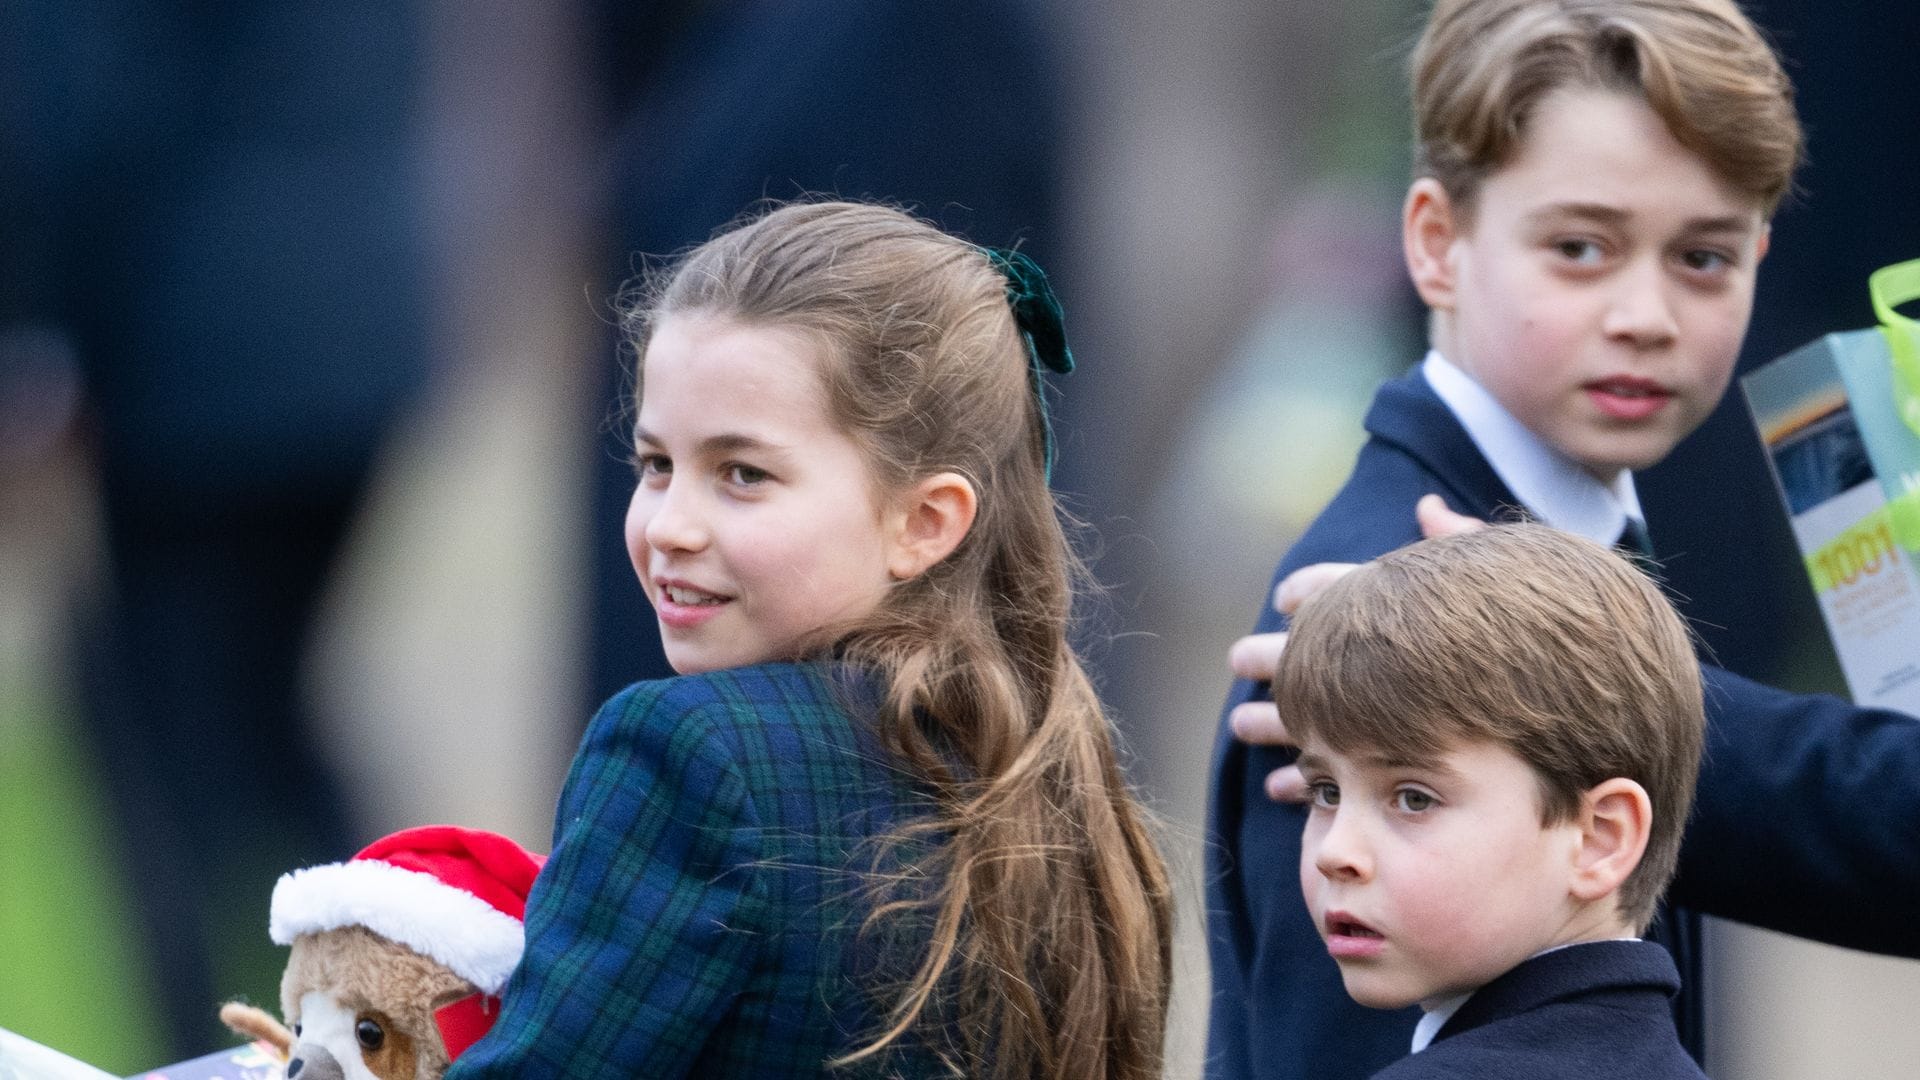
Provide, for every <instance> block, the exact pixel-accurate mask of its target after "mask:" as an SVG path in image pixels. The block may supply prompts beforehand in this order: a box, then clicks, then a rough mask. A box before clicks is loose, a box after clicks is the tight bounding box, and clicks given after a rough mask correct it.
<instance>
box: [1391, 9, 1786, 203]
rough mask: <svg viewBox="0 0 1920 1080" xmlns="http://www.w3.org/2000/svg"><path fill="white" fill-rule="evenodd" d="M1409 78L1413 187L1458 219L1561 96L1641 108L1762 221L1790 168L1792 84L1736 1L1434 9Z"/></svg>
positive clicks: (1781, 190)
mask: <svg viewBox="0 0 1920 1080" xmlns="http://www.w3.org/2000/svg"><path fill="white" fill-rule="evenodd" d="M1411 66H1412V77H1413V113H1414V132H1415V150H1416V161H1415V164H1414V170H1415V175H1416V176H1431V177H1433V178H1434V179H1436V180H1438V181H1439V182H1440V184H1441V186H1442V187H1444V188H1446V190H1447V194H1448V195H1449V196H1451V197H1452V198H1453V200H1454V201H1455V202H1456V203H1458V204H1460V206H1461V209H1462V210H1463V212H1468V213H1470V212H1471V210H1472V208H1473V203H1474V199H1475V196H1476V195H1477V194H1478V192H1479V187H1480V183H1481V181H1482V180H1484V179H1485V178H1486V177H1487V176H1488V175H1489V174H1490V173H1492V172H1493V171H1494V170H1496V169H1498V168H1500V167H1501V166H1503V165H1505V164H1507V163H1508V162H1509V161H1511V160H1512V159H1513V156H1514V155H1515V153H1517V152H1518V150H1519V147H1520V141H1521V139H1522V138H1524V137H1525V133H1526V124H1527V117H1528V115H1529V113H1531V112H1532V110H1533V108H1534V106H1535V105H1537V104H1538V103H1539V102H1540V100H1541V99H1542V98H1544V97H1546V96H1547V95H1548V94H1549V93H1551V92H1553V91H1555V90H1559V89H1563V88H1588V89H1601V90H1623V91H1628V92H1632V93H1636V94H1638V95H1640V96H1641V97H1643V98H1644V99H1645V100H1646V102H1647V104H1648V105H1649V106H1651V107H1652V109H1653V111H1654V112H1655V113H1656V114H1658V115H1659V117H1660V119H1661V120H1663V121H1665V123H1666V125H1667V129H1668V130H1669V131H1671V132H1673V136H1674V138H1675V139H1677V140H1679V142H1680V144H1681V145H1682V146H1685V147H1686V148H1687V149H1689V150H1691V151H1693V152H1694V153H1696V154H1698V155H1699V156H1700V157H1701V158H1702V159H1703V160H1704V161H1705V162H1706V163H1707V166H1708V168H1710V169H1711V170H1712V171H1713V172H1714V174H1715V175H1717V176H1719V177H1720V178H1721V179H1722V180H1723V181H1725V182H1726V183H1728V184H1729V185H1731V186H1732V187H1733V188H1734V189H1735V190H1738V191H1744V192H1747V193H1749V194H1751V195H1752V196H1753V197H1754V198H1755V199H1757V200H1758V201H1759V202H1760V204H1761V207H1762V210H1763V212H1765V213H1766V214H1768V215H1771V214H1772V213H1773V211H1774V209H1775V208H1776V207H1777V206H1778V205H1779V203H1780V199H1781V198H1782V197H1783V196H1784V195H1785V194H1786V192H1787V190H1788V187H1789V185H1790V184H1791V183H1792V179H1793V170H1794V167H1795V166H1796V165H1797V164H1798V163H1799V160H1800V151H1801V133H1800V121H1799V118H1798V117H1797V116H1796V115H1795V114H1794V109H1793V84H1792V83H1791V82H1790V81H1789V80H1788V79H1787V76H1786V73H1785V72H1784V71H1782V70H1781V67H1780V60H1779V58H1778V57H1777V56H1775V55H1774V52H1773V49H1772V48H1771V47H1770V46H1769V45H1768V44H1767V42H1766V40H1765V39H1764V38H1762V37H1761V36H1760V32H1759V31H1758V30H1757V29H1755V27H1754V25H1753V24H1752V23H1751V22H1749V21H1748V19H1747V17H1746V16H1745V15H1744V14H1742V12H1741V10H1740V8H1739V5H1738V4H1736V3H1734V0H1437V2H1436V3H1435V4H1434V7H1433V11H1432V13H1431V14H1430V15H1429V16H1428V18H1427V24H1426V29H1425V30H1424V31H1422V33H1421V35H1420V41H1419V44H1418V45H1416V46H1415V47H1414V51H1413V57H1412V65H1411Z"/></svg>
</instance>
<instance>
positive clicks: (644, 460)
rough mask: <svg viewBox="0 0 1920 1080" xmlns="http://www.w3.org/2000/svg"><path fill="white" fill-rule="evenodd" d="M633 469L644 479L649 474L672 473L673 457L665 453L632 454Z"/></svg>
mask: <svg viewBox="0 0 1920 1080" xmlns="http://www.w3.org/2000/svg"><path fill="white" fill-rule="evenodd" d="M633 471H634V472H635V473H636V474H638V475H639V477H640V479H642V480H645V479H647V478H648V477H651V476H671V475H673V459H671V458H669V457H667V455H665V454H646V453H640V454H635V455H634V456H633Z"/></svg>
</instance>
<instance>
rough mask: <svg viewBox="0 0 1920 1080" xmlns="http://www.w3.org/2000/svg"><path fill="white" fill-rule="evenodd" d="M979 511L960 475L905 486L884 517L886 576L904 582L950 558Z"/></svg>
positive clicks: (970, 486) (941, 475) (942, 475)
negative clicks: (886, 545) (886, 546)
mask: <svg viewBox="0 0 1920 1080" xmlns="http://www.w3.org/2000/svg"><path fill="white" fill-rule="evenodd" d="M978 509H979V500H978V497H977V496H976V495H975V494H974V491H973V482H972V481H970V480H968V479H967V478H966V477H964V476H961V475H960V474H959V473H955V472H943V473H935V474H934V475H932V476H929V477H927V478H926V479H924V480H921V481H920V482H919V483H917V484H914V485H913V486H912V487H910V488H908V489H907V490H906V492H905V493H904V494H902V495H901V496H900V498H899V501H898V502H896V503H895V504H894V508H893V510H892V512H891V514H890V515H889V517H888V522H887V540H888V552H887V573H888V574H889V575H890V576H891V577H892V578H893V579H894V580H895V581H908V580H911V579H913V578H916V577H919V576H920V575H921V574H923V573H925V572H926V570H927V568H928V567H930V566H932V565H933V564H935V563H937V562H939V561H940V560H941V559H944V558H946V557H947V556H948V555H951V554H953V549H954V548H957V547H959V546H960V541H962V540H964V539H966V538H967V531H968V530H969V529H972V528H973V516H974V514H975V512H977V511H978Z"/></svg>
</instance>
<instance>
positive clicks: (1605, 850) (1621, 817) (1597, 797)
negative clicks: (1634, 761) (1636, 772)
mask: <svg viewBox="0 0 1920 1080" xmlns="http://www.w3.org/2000/svg"><path fill="white" fill-rule="evenodd" d="M1579 824H1580V850H1579V852H1578V854H1577V855H1576V856H1575V858H1574V866H1573V885H1572V891H1573V895H1574V896H1575V897H1577V898H1578V899H1581V900H1586V901H1594V900H1601V899H1604V898H1606V897H1608V896H1611V895H1613V894H1614V893H1615V892H1616V891H1618V890H1619V888H1620V886H1621V885H1623V884H1625V882H1626V880H1627V877H1628V876H1629V875H1631V874H1632V873H1633V871H1634V868H1635V867H1637V866H1639V865H1640V857H1641V856H1642V855H1644V854H1646V851H1647V838H1648V836H1649V835H1650V834H1651V832H1652V829H1653V800H1652V799H1651V798H1650V797H1648V795H1647V789H1646V788H1643V787H1641V786H1640V785H1639V784H1638V783H1636V782H1634V781H1632V780H1629V779H1627V778H1626V777H1624V776H1616V777H1613V778H1612V779H1610V780H1602V781H1601V782H1599V783H1598V784H1595V785H1594V786H1593V787H1591V788H1588V789H1587V793H1586V794H1585V795H1583V796H1581V798H1580V818H1579Z"/></svg>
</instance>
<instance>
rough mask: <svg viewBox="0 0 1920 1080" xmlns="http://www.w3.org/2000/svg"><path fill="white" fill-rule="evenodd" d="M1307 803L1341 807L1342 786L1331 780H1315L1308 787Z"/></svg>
mask: <svg viewBox="0 0 1920 1080" xmlns="http://www.w3.org/2000/svg"><path fill="white" fill-rule="evenodd" d="M1307 801H1308V802H1310V803H1312V804H1313V805H1315V806H1327V807H1333V806H1339V805H1340V785H1338V784H1336V783H1334V782H1333V781H1331V780H1315V781H1314V782H1312V783H1310V784H1308V785H1307Z"/></svg>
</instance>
